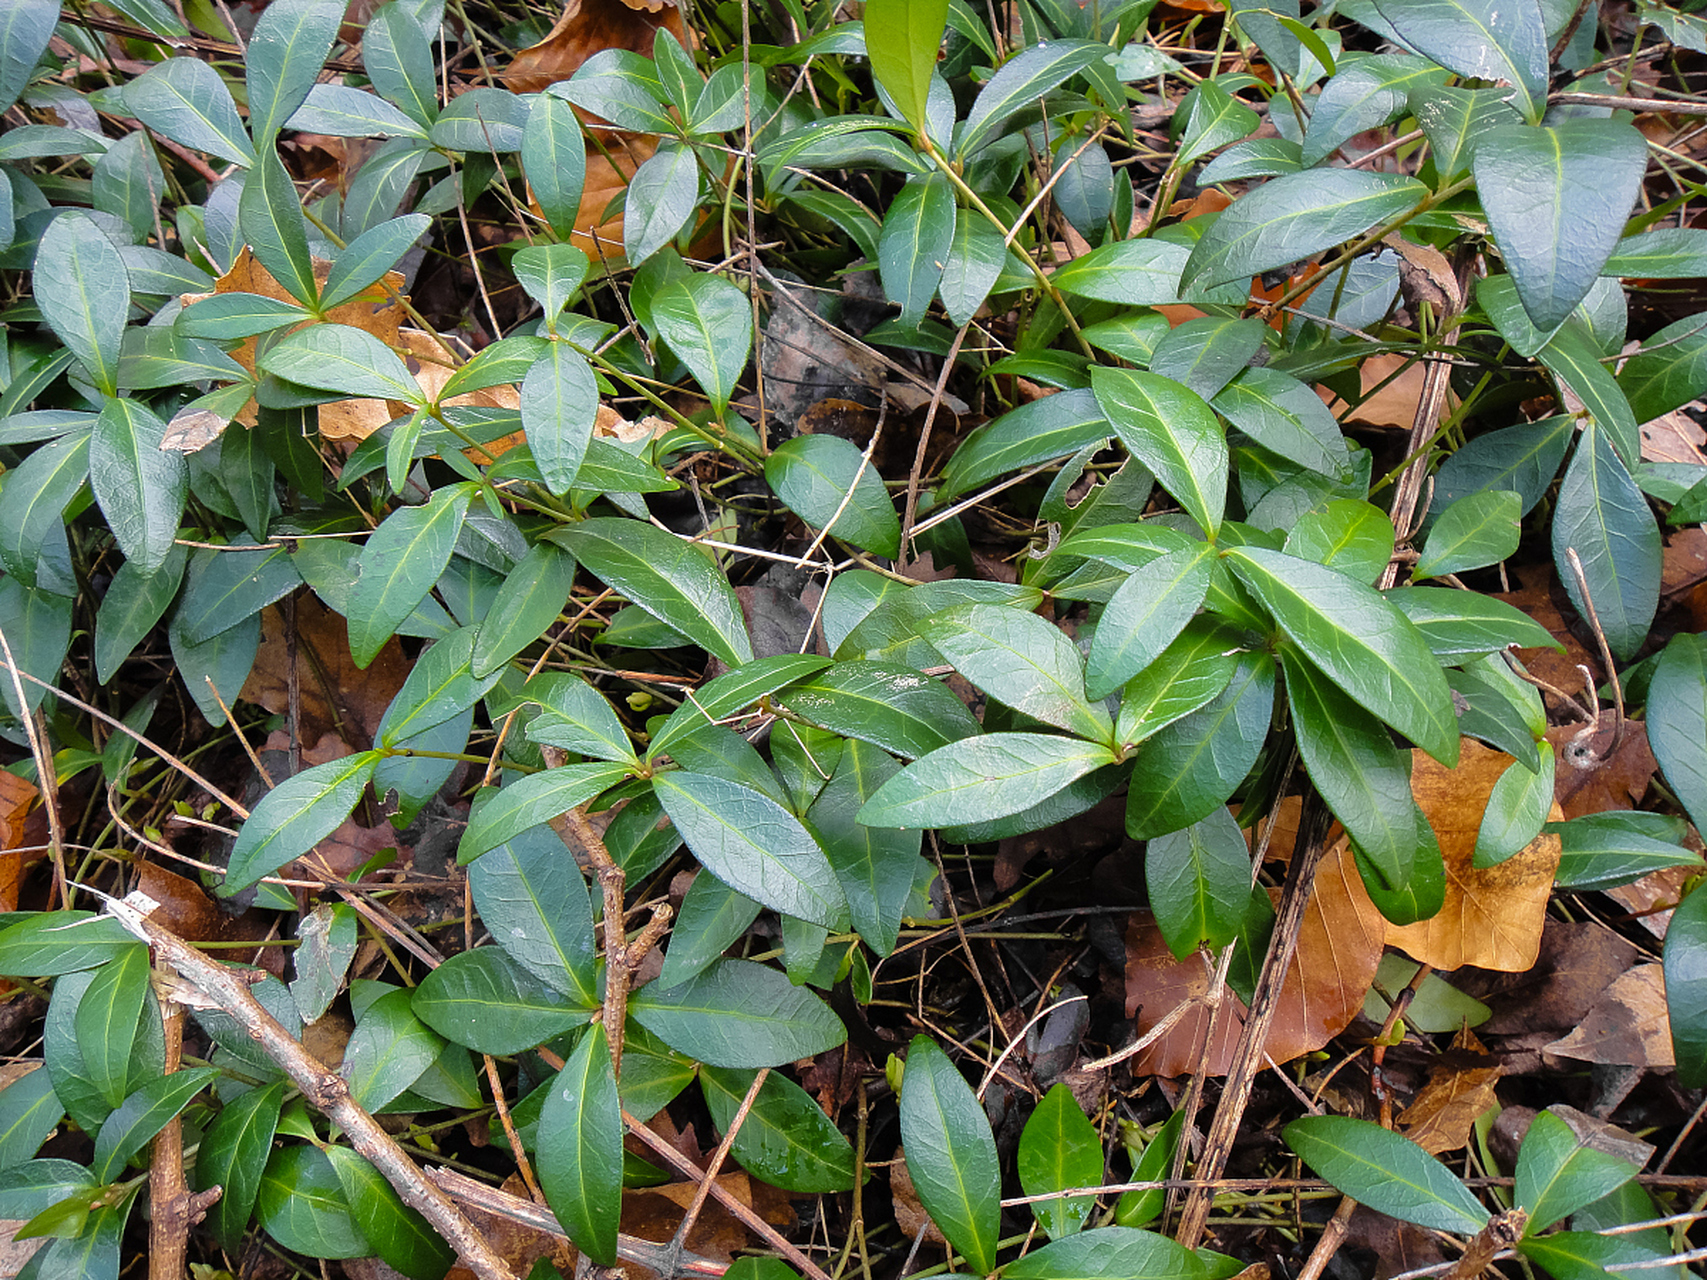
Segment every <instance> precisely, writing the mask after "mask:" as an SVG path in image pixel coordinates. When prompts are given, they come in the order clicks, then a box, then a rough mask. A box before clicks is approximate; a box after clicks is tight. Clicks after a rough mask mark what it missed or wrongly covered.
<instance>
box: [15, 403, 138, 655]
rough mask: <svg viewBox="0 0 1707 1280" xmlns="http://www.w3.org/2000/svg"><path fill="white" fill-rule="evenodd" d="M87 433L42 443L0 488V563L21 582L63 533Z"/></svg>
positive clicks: (31, 577) (84, 459)
mask: <svg viewBox="0 0 1707 1280" xmlns="http://www.w3.org/2000/svg"><path fill="white" fill-rule="evenodd" d="M90 434H91V433H90V432H87V431H77V432H73V433H71V434H70V435H64V436H61V437H60V438H59V439H57V440H50V441H48V442H47V443H46V444H44V445H42V446H41V447H40V448H38V449H37V450H36V451H35V452H34V453H32V454H30V456H29V457H27V458H25V459H24V460H23V461H22V462H20V463H19V464H18V465H17V466H16V467H14V468H13V469H12V472H11V474H9V475H8V476H7V477H6V487H5V488H4V489H3V490H0V565H4V566H5V569H6V572H7V573H8V574H10V575H11V576H12V577H13V578H15V579H16V580H17V581H18V582H19V583H20V584H21V585H22V586H25V587H34V586H35V584H36V566H37V563H38V562H39V561H40V560H41V556H42V549H43V548H44V547H45V546H47V544H48V538H49V537H50V536H51V535H58V534H62V533H63V531H64V527H65V526H64V523H63V517H64V512H65V509H66V507H68V506H69V505H70V504H71V500H72V499H73V498H75V497H76V496H77V494H78V493H79V492H80V491H81V490H82V488H83V483H84V481H86V480H87V479H88V478H89V439H90ZM121 572H122V568H121ZM139 638H140V637H139Z"/></svg>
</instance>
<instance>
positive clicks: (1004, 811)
mask: <svg viewBox="0 0 1707 1280" xmlns="http://www.w3.org/2000/svg"><path fill="white" fill-rule="evenodd" d="M1112 763H1114V753H1113V752H1112V751H1110V750H1109V749H1108V748H1107V747H1105V746H1103V745H1101V744H1100V743H1095V742H1086V741H1083V740H1082V739H1078V738H1062V737H1056V736H1054V735H1052V734H1041V733H990V734H984V735H982V736H979V737H974V738H963V739H962V740H960V741H959V742H952V743H950V744H949V745H948V746H946V747H941V748H939V749H938V750H936V751H933V752H931V754H929V755H927V756H925V757H923V758H922V759H920V760H917V761H915V762H914V763H913V764H911V765H908V766H907V768H905V769H903V770H902V771H901V772H900V773H898V774H897V775H896V776H895V777H893V778H891V779H890V780H889V781H888V782H886V783H884V784H883V786H882V787H881V788H879V789H878V792H877V794H876V795H874V796H873V797H872V798H871V799H870V800H868V801H866V803H865V805H864V806H863V807H862V808H861V809H860V811H859V815H858V821H859V822H861V823H863V824H864V825H866V826H876V827H941V826H959V825H964V824H968V823H975V822H986V821H989V820H990V819H992V818H1002V817H1006V816H1007V815H1009V814H1012V813H1019V812H1020V811H1022V810H1024V809H1029V808H1030V807H1031V806H1032V805H1034V804H1037V803H1039V802H1041V801H1043V800H1046V799H1048V798H1049V797H1050V796H1052V795H1054V794H1055V793H1056V792H1057V791H1060V790H1061V789H1062V788H1063V787H1065V786H1067V785H1068V784H1069V783H1071V782H1073V781H1074V780H1075V779H1078V778H1081V777H1083V776H1084V775H1085V774H1087V773H1089V772H1091V771H1092V770H1093V769H1097V768H1100V767H1101V766H1103V765H1106V764H1112Z"/></svg>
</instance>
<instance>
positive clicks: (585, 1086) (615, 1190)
mask: <svg viewBox="0 0 1707 1280" xmlns="http://www.w3.org/2000/svg"><path fill="white" fill-rule="evenodd" d="M549 1087H550V1089H551V1092H550V1093H549V1094H547V1095H546V1099H545V1108H544V1110H543V1111H541V1112H540V1117H539V1139H538V1160H539V1177H540V1185H541V1187H543V1188H544V1190H545V1198H546V1202H547V1203H548V1204H550V1206H551V1211H552V1212H553V1213H554V1214H556V1215H557V1220H558V1221H559V1222H561V1223H562V1224H563V1228H564V1230H565V1231H567V1232H568V1233H569V1238H570V1239H571V1240H573V1241H574V1242H575V1244H576V1247H578V1248H579V1249H581V1250H582V1251H583V1252H585V1253H586V1254H587V1256H588V1257H589V1258H591V1259H593V1260H594V1261H595V1262H598V1263H599V1264H600V1265H601V1266H614V1265H615V1264H616V1224H617V1217H618V1210H619V1209H620V1208H621V1204H622V1105H621V1103H620V1102H619V1101H618V1100H617V1090H616V1077H615V1076H614V1075H613V1074H612V1071H611V1057H610V1044H609V1042H608V1041H607V1040H606V1038H605V1029H604V1027H603V1026H602V1025H600V1024H599V1023H596V1022H595V1023H594V1024H593V1025H592V1026H591V1027H590V1028H589V1029H588V1031H587V1034H586V1035H584V1036H582V1037H581V1039H580V1042H579V1043H578V1044H576V1046H575V1051H574V1052H573V1053H571V1054H570V1055H569V1058H568V1060H567V1061H566V1062H564V1064H563V1069H562V1070H561V1071H559V1072H558V1073H557V1078H556V1079H555V1080H553V1081H552V1082H551V1085H550V1086H549Z"/></svg>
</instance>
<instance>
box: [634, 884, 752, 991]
mask: <svg viewBox="0 0 1707 1280" xmlns="http://www.w3.org/2000/svg"><path fill="white" fill-rule="evenodd" d="M763 910H764V908H763V907H761V906H760V905H759V904H758V903H756V902H754V901H753V900H752V899H751V898H749V897H748V896H747V895H746V894H744V893H740V892H738V891H736V890H734V889H731V888H730V887H729V886H728V885H726V884H724V883H723V881H721V880H719V879H718V878H717V877H716V876H714V875H712V874H711V873H710V872H706V873H704V874H702V875H696V876H695V877H694V880H693V883H692V884H691V885H689V886H688V891H687V893H685V894H683V895H682V905H681V909H680V910H679V911H678V912H677V913H676V919H675V923H674V924H672V925H671V926H670V950H669V952H668V953H667V954H666V955H665V956H664V967H663V969H662V970H661V971H660V972H659V974H658V981H659V983H660V984H661V985H662V986H664V987H665V988H669V987H675V986H680V985H681V984H682V983H684V982H686V981H688V980H689V979H690V978H694V977H697V976H698V975H699V974H701V973H703V972H704V971H705V970H706V969H707V968H708V967H710V965H711V964H712V962H713V961H715V960H716V959H718V957H720V956H721V955H722V954H723V953H724V952H725V951H727V950H728V949H729V948H730V947H732V946H734V945H735V943H736V942H738V941H739V940H740V939H741V937H742V935H744V934H745V933H746V932H747V930H748V929H749V928H751V927H752V924H753V921H755V920H757V919H758V918H759V912H761V911H763Z"/></svg>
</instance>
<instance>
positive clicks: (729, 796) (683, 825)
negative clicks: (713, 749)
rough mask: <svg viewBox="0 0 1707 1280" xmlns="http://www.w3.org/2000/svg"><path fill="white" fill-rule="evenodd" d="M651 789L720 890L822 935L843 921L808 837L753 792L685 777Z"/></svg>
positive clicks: (837, 891)
mask: <svg viewBox="0 0 1707 1280" xmlns="http://www.w3.org/2000/svg"><path fill="white" fill-rule="evenodd" d="M652 785H653V788H654V789H655V790H656V791H657V793H658V799H659V801H660V803H662V804H663V806H664V812H665V813H667V814H669V815H670V820H671V821H672V822H674V823H675V824H676V830H678V831H680V832H681V833H682V839H683V840H685V841H687V845H688V848H689V849H691V850H693V853H694V856H695V857H697V858H698V859H699V860H700V862H702V863H704V864H705V867H706V868H707V869H708V870H709V871H710V872H711V873H712V874H713V875H714V876H716V877H717V878H718V879H719V880H721V881H723V883H725V884H727V885H729V886H730V887H731V888H733V889H736V890H738V891H739V892H741V893H744V894H746V895H747V896H748V897H749V898H751V899H753V900H754V901H755V902H761V903H763V904H764V905H765V906H767V907H770V908H772V909H774V910H776V911H779V912H781V913H782V914H783V915H789V916H794V917H796V918H797V919H800V920H809V921H811V922H812V923H813V924H820V925H823V926H824V927H825V928H827V929H834V928H840V927H842V926H843V925H845V924H846V922H847V899H846V898H845V897H844V896H843V894H842V888H841V884H840V883H839V882H838V881H837V879H836V873H835V872H834V871H833V870H832V869H831V868H830V863H829V860H828V859H827V858H826V857H825V856H824V851H823V850H822V849H820V848H819V847H818V842H817V841H816V840H815V839H813V838H812V833H811V832H810V831H808V830H806V828H805V827H803V826H802V825H801V824H800V820H799V819H798V818H796V817H795V816H794V815H793V814H791V813H789V812H788V810H786V809H784V808H783V807H782V806H781V805H780V804H778V803H777V802H776V801H775V800H773V799H771V798H770V797H769V796H767V795H764V794H762V793H761V792H758V791H755V790H753V789H752V788H751V787H745V786H742V785H741V784H740V783H738V782H731V781H730V780H729V779H727V778H718V777H713V776H712V775H710V774H703V773H691V772H689V771H687V770H680V771H674V772H670V773H662V774H659V775H658V776H657V777H656V778H654V779H653V784H652Z"/></svg>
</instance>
